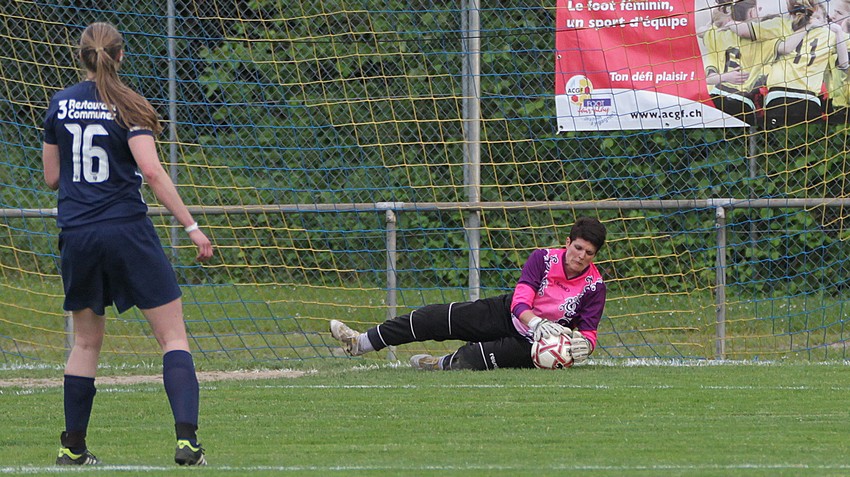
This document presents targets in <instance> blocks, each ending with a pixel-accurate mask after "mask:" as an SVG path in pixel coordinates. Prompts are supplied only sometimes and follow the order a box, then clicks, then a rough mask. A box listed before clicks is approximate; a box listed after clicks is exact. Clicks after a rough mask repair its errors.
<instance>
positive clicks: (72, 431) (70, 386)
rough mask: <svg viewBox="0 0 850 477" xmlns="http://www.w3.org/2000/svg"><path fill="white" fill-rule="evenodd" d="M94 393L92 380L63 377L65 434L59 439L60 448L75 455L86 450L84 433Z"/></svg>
mask: <svg viewBox="0 0 850 477" xmlns="http://www.w3.org/2000/svg"><path fill="white" fill-rule="evenodd" d="M96 393H97V390H96V389H95V387H94V378H86V377H82V376H72V375H70V374H66V375H65V385H64V394H65V432H63V433H62V437H61V439H62V446H63V447H67V448H68V449H70V450H71V452H73V453H75V454H79V453H81V452H83V451H85V450H86V432H87V431H88V428H89V418H90V417H91V409H92V404H93V403H94V395H95V394H96Z"/></svg>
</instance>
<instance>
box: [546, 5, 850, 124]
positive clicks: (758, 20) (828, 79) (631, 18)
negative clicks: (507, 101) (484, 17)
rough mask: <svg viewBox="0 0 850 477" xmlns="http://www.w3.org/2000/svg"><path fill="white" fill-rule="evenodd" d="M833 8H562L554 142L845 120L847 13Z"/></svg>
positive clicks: (842, 7) (840, 7) (559, 13)
mask: <svg viewBox="0 0 850 477" xmlns="http://www.w3.org/2000/svg"><path fill="white" fill-rule="evenodd" d="M832 3H834V5H830V8H827V3H821V2H819V1H818V0H787V2H785V1H781V0H780V1H775V0H762V1H761V2H759V1H758V0H739V1H734V0H670V1H646V2H642V1H609V2H605V3H598V2H596V1H595V0H559V2H558V9H557V14H556V22H557V27H556V33H555V34H556V54H555V59H556V80H555V88H556V95H555V98H556V110H557V115H558V128H559V131H562V132H563V131H597V130H620V129H669V128H714V127H724V128H727V127H754V128H764V129H768V130H770V129H776V128H780V127H786V126H793V125H796V124H801V123H804V122H812V121H818V120H821V119H823V118H826V117H827V116H828V115H829V117H830V119H831V120H832V121H836V120H846V117H847V114H846V110H847V104H848V99H847V98H848V94H847V86H846V77H847V75H846V74H845V71H846V70H847V65H848V59H847V57H848V53H847V46H846V38H847V34H846V30H845V25H847V23H848V22H847V21H846V19H847V17H848V13H850V8H848V6H847V5H846V4H845V3H844V2H832ZM830 11H831V13H830Z"/></svg>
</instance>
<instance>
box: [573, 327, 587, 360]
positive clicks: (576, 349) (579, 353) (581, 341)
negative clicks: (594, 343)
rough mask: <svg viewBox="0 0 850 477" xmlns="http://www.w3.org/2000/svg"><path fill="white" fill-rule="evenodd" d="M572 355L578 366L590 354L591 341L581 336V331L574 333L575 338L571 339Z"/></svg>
mask: <svg viewBox="0 0 850 477" xmlns="http://www.w3.org/2000/svg"><path fill="white" fill-rule="evenodd" d="M570 343H571V344H570V354H571V355H572V357H573V363H574V364H578V363H581V362H583V361H585V360H586V359H587V356H588V355H589V354H590V341H588V340H587V338H585V337H584V335H582V334H581V331H579V330H575V331H573V336H572V338H570Z"/></svg>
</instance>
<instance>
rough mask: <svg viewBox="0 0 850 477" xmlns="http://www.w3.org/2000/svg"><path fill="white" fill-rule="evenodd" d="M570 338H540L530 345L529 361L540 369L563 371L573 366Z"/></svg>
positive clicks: (559, 336) (558, 336)
mask: <svg viewBox="0 0 850 477" xmlns="http://www.w3.org/2000/svg"><path fill="white" fill-rule="evenodd" d="M570 346H571V343H570V337H569V336H566V335H560V334H559V335H554V336H547V337H545V338H540V339H539V340H537V341H535V342H534V344H532V345H531V360H532V361H534V365H535V366H537V367H538V368H541V369H563V368H569V367H570V366H572V365H573V357H572V355H570Z"/></svg>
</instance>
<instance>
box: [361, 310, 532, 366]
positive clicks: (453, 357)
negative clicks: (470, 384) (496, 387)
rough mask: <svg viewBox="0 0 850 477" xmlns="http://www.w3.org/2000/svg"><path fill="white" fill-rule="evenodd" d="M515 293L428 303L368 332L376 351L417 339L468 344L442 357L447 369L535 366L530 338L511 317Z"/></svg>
mask: <svg viewBox="0 0 850 477" xmlns="http://www.w3.org/2000/svg"><path fill="white" fill-rule="evenodd" d="M512 297H513V294H511V293H509V294H506V295H500V296H495V297H492V298H483V299H481V300H476V301H467V302H460V303H448V304H441V305H427V306H424V307H422V308H419V309H417V310H414V311H413V312H411V313H409V314H407V315H401V316H397V317H395V318H393V319H390V320H387V321H385V322H383V323H382V324H380V325H378V326H376V327H374V328H370V329H369V330H368V331H366V334H367V336H368V337H369V341H371V343H372V346H373V347H374V348H375V350H380V349H383V348H386V347H387V346H396V345H402V344H405V343H412V342H416V341H432V340H433V341H445V340H460V341H466V342H467V343H466V344H465V345H463V346H461V347H460V348H459V349H458V350H457V351H455V352H454V353H452V354H450V355H449V356H448V357H446V358H445V359H444V360H443V366H444V368H445V369H474V370H488V369H496V368H533V367H534V363H533V362H532V361H531V343H530V342H529V340H528V339H527V338H526V337H524V336H522V335H520V334H519V332H517V330H516V328H514V325H513V322H512V320H511V299H512Z"/></svg>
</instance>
